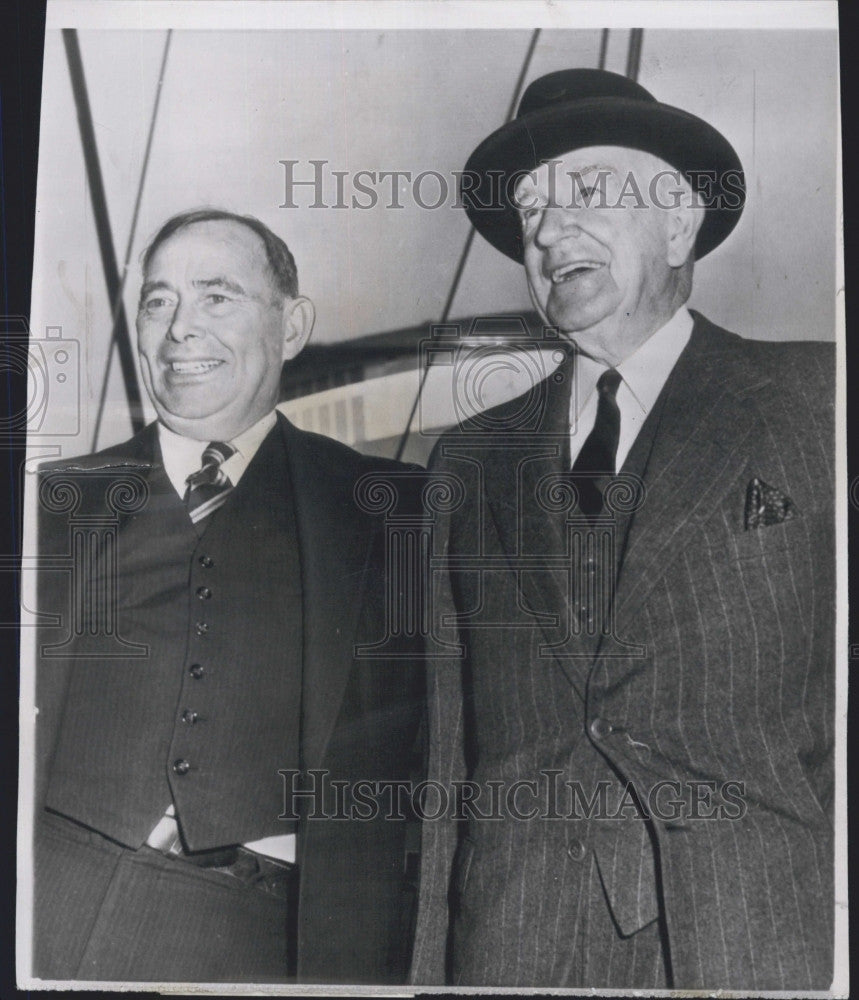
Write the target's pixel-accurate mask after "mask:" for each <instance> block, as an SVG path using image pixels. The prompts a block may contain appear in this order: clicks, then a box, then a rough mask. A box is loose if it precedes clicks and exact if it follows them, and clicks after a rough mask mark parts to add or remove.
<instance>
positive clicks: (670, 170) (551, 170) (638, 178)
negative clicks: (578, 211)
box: [513, 146, 683, 207]
mask: <svg viewBox="0 0 859 1000" xmlns="http://www.w3.org/2000/svg"><path fill="white" fill-rule="evenodd" d="M662 177H671V178H672V179H675V180H677V181H680V182H681V183H682V182H683V178H682V175H680V173H679V171H677V170H676V168H674V167H672V166H671V165H670V164H669V163H667V162H666V161H665V160H661V159H660V158H659V157H658V156H654V155H653V154H652V153H646V152H644V151H643V150H640V149H631V148H629V147H627V146H583V147H582V148H581V149H574V150H571V151H570V152H568V153H561V154H560V155H558V156H556V157H554V158H553V159H551V160H547V161H546V162H544V163H543V164H541V166H539V167H538V168H537V169H536V170H532V171H531V172H530V173H527V174H523V176H522V177H521V178H520V179H519V180H518V182H517V184H516V186H515V188H514V191H513V201H514V204H515V205H516V206H517V207H526V206H528V205H529V204H533V202H534V199H535V197H538V198H539V199H540V200H541V201H542V200H546V199H549V200H555V196H562V195H564V194H565V193H567V192H570V191H575V190H576V189H580V188H581V187H583V186H585V185H587V186H590V185H592V184H595V183H597V182H598V181H599V180H600V179H601V178H606V179H608V178H611V179H612V180H613V181H614V182H615V183H617V184H619V185H623V184H624V182H626V181H627V180H628V179H629V178H632V182H633V183H635V184H636V186H637V187H638V188H639V189H641V190H647V189H648V188H649V186H650V185H651V183H652V182H653V180H654V179H661V178H662Z"/></svg>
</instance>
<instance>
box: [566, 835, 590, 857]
mask: <svg viewBox="0 0 859 1000" xmlns="http://www.w3.org/2000/svg"><path fill="white" fill-rule="evenodd" d="M587 853H588V849H587V847H585V845H584V844H583V843H582V841H581V840H578V839H576V840H571V841H570V843H569V845H568V847H567V854H568V855H569V857H570V859H571V860H572V861H584V860H585V855H586V854H587Z"/></svg>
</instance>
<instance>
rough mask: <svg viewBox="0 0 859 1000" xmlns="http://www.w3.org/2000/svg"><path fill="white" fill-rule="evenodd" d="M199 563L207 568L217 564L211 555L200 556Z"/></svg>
mask: <svg viewBox="0 0 859 1000" xmlns="http://www.w3.org/2000/svg"><path fill="white" fill-rule="evenodd" d="M199 563H200V565H201V566H204V567H205V568H206V569H211V568H212V567H213V566H214V565H215V560H214V559H213V558H212V557H211V556H200V559H199Z"/></svg>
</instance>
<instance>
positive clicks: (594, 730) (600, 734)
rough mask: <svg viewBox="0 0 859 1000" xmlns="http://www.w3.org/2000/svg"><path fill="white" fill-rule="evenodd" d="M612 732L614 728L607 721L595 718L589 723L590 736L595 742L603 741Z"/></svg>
mask: <svg viewBox="0 0 859 1000" xmlns="http://www.w3.org/2000/svg"><path fill="white" fill-rule="evenodd" d="M613 730H614V726H612V724H611V723H610V722H609V721H608V719H601V718H599V717H597V718H596V719H594V720H593V722H592V723H591V736H593V738H594V739H595V740H604V739H605V738H606V736H610V735H611V733H612V732H613Z"/></svg>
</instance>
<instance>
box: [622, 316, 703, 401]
mask: <svg viewBox="0 0 859 1000" xmlns="http://www.w3.org/2000/svg"><path fill="white" fill-rule="evenodd" d="M692 326H693V320H692V314H691V313H690V312H689V310H688V309H687V308H686V307H685V306H681V307H680V308H679V309H678V310H677V312H676V313H674V315H673V316H672V317H671V319H670V320H668V322H667V323H666V324H665V326H663V327H660V329H658V330H657V331H656V333H654V334H653V335H652V336H651V337H648V339H647V340H645V342H644V343H643V344H642V345H641V346H640V347H639V348H638V349H637V350H636V351H633V353H632V354H630V356H629V357H628V358H624V360H623V361H621V363H620V364H619V365H618V366H617V371H618V372H619V373H620V375H621V378H622V379H623V381H624V382H625V383H626V386H627V388H628V389H629V391H630V392H631V393H632V396H633V397H634V398H635V400H636V402H637V403H638V405H639V406H640V407H641V410H642V413H650V411H651V410H652V409H653V404H654V403H655V402H656V398H657V396H658V395H659V393H660V392H661V391H662V387H663V386H664V385H665V383H666V382H667V381H668V376H669V375H670V374H671V369H672V368H673V367H674V366H675V365H676V364H677V359H678V358H679V357H680V355H681V353H682V352H683V348H684V347H685V346H686V345H687V344H688V343H689V338H690V337H691V336H692Z"/></svg>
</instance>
